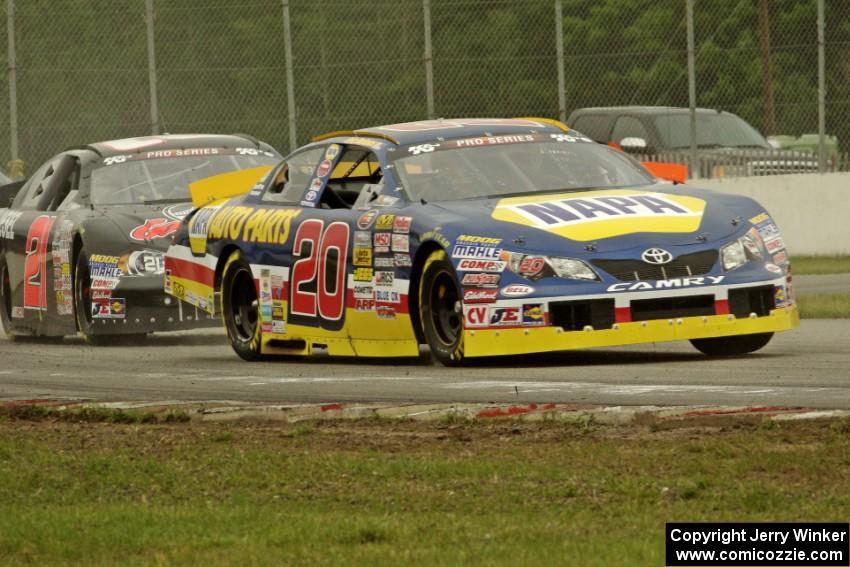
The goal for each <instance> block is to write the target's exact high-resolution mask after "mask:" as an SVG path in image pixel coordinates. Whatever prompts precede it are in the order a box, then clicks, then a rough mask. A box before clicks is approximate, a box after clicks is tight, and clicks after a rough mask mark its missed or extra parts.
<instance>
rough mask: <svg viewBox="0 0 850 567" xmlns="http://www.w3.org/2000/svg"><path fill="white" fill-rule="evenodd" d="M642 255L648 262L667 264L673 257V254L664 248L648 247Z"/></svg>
mask: <svg viewBox="0 0 850 567" xmlns="http://www.w3.org/2000/svg"><path fill="white" fill-rule="evenodd" d="M640 257H641V258H643V261H644V262H646V263H648V264H666V263H667V262H669V261H671V260H672V259H673V255H672V254H670V253H669V252H667V251H666V250H664V249H663V248H647V249H646V250H644V251H643V254H641V255H640Z"/></svg>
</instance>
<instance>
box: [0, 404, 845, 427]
mask: <svg viewBox="0 0 850 567" xmlns="http://www.w3.org/2000/svg"><path fill="white" fill-rule="evenodd" d="M24 406H37V407H39V406H40V407H44V408H49V409H50V410H53V411H68V412H73V411H78V410H81V409H84V408H98V409H103V410H115V411H126V412H138V413H145V414H165V413H167V412H175V411H179V412H181V414H183V415H185V416H187V418H188V419H190V420H193V421H233V420H271V421H283V422H287V423H295V422H299V421H312V420H354V419H389V420H393V419H395V420H417V421H437V420H444V421H487V420H493V419H501V420H522V421H540V420H552V421H567V422H576V423H588V424H589V423H594V424H611V425H629V424H634V425H648V426H653V427H671V426H677V425H678V426H681V425H684V426H691V425H694V426H696V425H722V424H725V423H733V422H739V423H740V422H748V423H753V422H762V421H790V420H810V419H830V418H846V417H850V410H818V409H812V408H805V407H792V406H767V405H765V406H758V405H756V406H667V407H665V406H593V405H578V404H555V403H550V404H521V405H507V404H502V405H490V404H464V403H458V404H445V403H440V404H391V403H365V404H360V403H331V404H301V403H293V404H251V403H246V402H238V401H226V402H222V401H215V402H207V403H205V402H180V401H173V402H160V401H157V402H106V403H92V402H90V401H86V400H55V399H43V400H15V401H8V402H3V403H2V404H0V409H7V410H8V409H12V408H20V407H24Z"/></svg>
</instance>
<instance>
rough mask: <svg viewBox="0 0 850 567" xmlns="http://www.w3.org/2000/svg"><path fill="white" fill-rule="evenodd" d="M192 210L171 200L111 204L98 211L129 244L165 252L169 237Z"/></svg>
mask: <svg viewBox="0 0 850 567" xmlns="http://www.w3.org/2000/svg"><path fill="white" fill-rule="evenodd" d="M193 209H194V206H193V205H192V203H172V204H166V205H113V206H108V207H101V208H100V209H98V211H99V212H101V213H103V215H104V216H105V217H106V218H108V219H109V221H111V223H112V224H113V225H115V227H117V229H118V232H119V233H120V234H122V235H124V237H125V238H126V242H127V243H129V244H130V245H131V246H134V247H139V248H148V249H153V250H162V251H165V250H166V249H167V248H168V245H169V244H170V243H171V236H172V235H173V234H174V233H175V232H177V229H178V228H179V227H180V223H181V222H182V221H183V218H184V217H185V216H186V215H187V214H189V212H191V211H192V210H193ZM113 234H114V233H113ZM113 238H114V237H113ZM116 244H117V243H116Z"/></svg>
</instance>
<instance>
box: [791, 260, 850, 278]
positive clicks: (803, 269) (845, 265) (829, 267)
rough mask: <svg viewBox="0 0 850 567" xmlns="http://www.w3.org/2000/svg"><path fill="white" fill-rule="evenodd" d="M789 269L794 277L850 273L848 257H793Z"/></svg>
mask: <svg viewBox="0 0 850 567" xmlns="http://www.w3.org/2000/svg"><path fill="white" fill-rule="evenodd" d="M791 269H792V271H793V272H794V275H795V276H805V275H816V274H846V273H848V272H850V256H794V257H792V258H791Z"/></svg>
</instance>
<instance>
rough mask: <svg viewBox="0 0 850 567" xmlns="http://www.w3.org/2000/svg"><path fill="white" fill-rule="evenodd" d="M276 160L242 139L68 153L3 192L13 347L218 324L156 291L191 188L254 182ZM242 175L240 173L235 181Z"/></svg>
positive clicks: (0, 272) (156, 142) (1, 295)
mask: <svg viewBox="0 0 850 567" xmlns="http://www.w3.org/2000/svg"><path fill="white" fill-rule="evenodd" d="M278 161H280V155H279V154H278V153H277V152H276V151H275V150H274V148H272V147H271V146H269V145H268V144H266V143H264V142H260V141H258V140H256V139H254V138H251V137H249V136H244V135H232V136H225V135H210V134H203V135H202V134H195V135H161V136H149V137H140V138H129V139H124V140H112V141H108V142H100V143H96V144H90V145H87V146H83V147H79V148H73V149H69V150H66V151H64V152H62V153H60V154H59V155H57V156H55V157H54V158H52V159H51V160H49V161H48V162H47V163H45V164H43V165H42V166H41V167H39V168H38V169H37V170H36V171H35V173H34V174H33V175H32V176H31V177H30V178H29V179H27V180H26V181H23V182H19V183H13V184H7V185H5V186H3V187H0V207H2V208H0V322H2V325H3V328H4V330H5V331H6V334H7V335H8V336H9V337H10V338H11V339H15V338H17V337H26V336H30V337H32V336H40V337H61V336H64V335H71V334H74V333H76V332H77V331H79V332H80V333H81V334H82V335H83V337H84V338H85V339H86V340H87V341H89V342H91V343H102V342H108V341H109V340H110V339H111V338H113V337H115V336H116V335H143V334H146V333H150V332H153V331H171V330H180V329H187V328H194V327H201V326H207V325H218V324H219V322H218V321H215V320H212V319H210V318H209V316H208V315H206V314H204V312H203V311H202V310H197V309H195V308H188V307H187V306H186V305H185V304H181V302H179V301H176V300H174V299H172V298H171V297H170V296H167V295H165V294H164V293H163V252H164V251H165V249H166V248H167V247H168V245H169V243H170V242H171V235H172V234H173V233H174V232H175V231H176V230H177V228H178V226H179V225H180V221H181V220H182V219H183V217H184V216H185V215H186V214H187V213H188V212H189V211H190V210H192V208H193V205H192V202H191V197H190V192H189V184H190V183H194V182H197V181H200V180H203V179H206V178H208V177H212V176H216V175H220V174H222V173H227V172H237V171H239V170H241V171H242V173H241V174H240V173H237V174H236V175H241V176H242V177H243V178H251V177H252V175H254V174H255V177H256V179H259V178H260V177H262V176H263V175H264V174H265V172H266V171H268V169H270V168H271V166H272V165H274V164H276V163H277V162H278ZM243 174H244V175H243Z"/></svg>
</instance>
